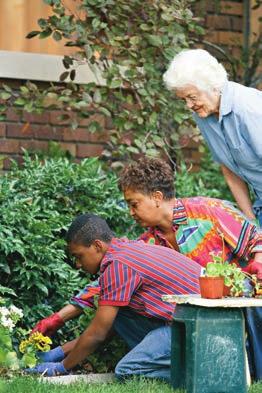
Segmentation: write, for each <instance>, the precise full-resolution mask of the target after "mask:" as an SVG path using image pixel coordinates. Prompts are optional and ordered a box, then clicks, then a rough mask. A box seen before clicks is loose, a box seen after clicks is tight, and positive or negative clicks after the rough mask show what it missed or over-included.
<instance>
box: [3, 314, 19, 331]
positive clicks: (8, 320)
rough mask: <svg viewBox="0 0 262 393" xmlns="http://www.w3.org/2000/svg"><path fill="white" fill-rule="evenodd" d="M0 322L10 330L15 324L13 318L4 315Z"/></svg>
mask: <svg viewBox="0 0 262 393" xmlns="http://www.w3.org/2000/svg"><path fill="white" fill-rule="evenodd" d="M0 324H1V325H2V326H3V327H5V328H7V329H8V330H9V331H10V332H11V331H12V330H13V327H14V326H15V324H14V322H13V321H12V319H11V318H6V317H5V316H2V318H1V320H0Z"/></svg>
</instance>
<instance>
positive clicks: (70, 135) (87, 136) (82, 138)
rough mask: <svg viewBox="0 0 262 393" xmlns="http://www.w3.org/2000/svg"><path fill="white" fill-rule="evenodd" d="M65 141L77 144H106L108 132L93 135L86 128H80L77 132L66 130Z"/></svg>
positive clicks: (64, 132) (64, 131)
mask: <svg viewBox="0 0 262 393" xmlns="http://www.w3.org/2000/svg"><path fill="white" fill-rule="evenodd" d="M63 139H64V141H75V142H106V141H107V140H108V132H107V131H97V132H95V133H91V132H89V131H88V130H87V129H86V128H78V129H76V130H72V129H71V128H64V130H63Z"/></svg>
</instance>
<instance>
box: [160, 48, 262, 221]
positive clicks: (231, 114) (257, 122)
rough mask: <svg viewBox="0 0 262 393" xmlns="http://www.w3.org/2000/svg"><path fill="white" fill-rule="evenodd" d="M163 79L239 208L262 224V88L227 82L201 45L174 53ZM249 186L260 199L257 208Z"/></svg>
mask: <svg viewBox="0 0 262 393" xmlns="http://www.w3.org/2000/svg"><path fill="white" fill-rule="evenodd" d="M164 82H165V84H166V86H167V88H168V89H170V90H172V91H174V92H175V93H176V96H177V97H179V98H182V99H183V100H185V102H186V105H187V107H188V108H189V109H190V110H192V111H193V117H194V119H195V121H196V123H197V125H198V127H199V129H200V131H201V133H202V135H203V137H204V138H205V140H206V142H207V144H208V146H209V148H210V150H211V153H212V155H213V158H214V160H215V161H217V162H218V163H219V164H220V165H221V168H222V171H223V174H224V176H225V179H226V181H227V183H228V185H229V187H230V189H231V192H232V194H233V195H234V198H235V199H236V201H237V203H238V206H239V207H240V209H241V210H242V211H243V212H244V214H245V215H246V216H247V217H248V218H249V219H250V220H253V219H255V215H256V217H257V219H258V220H259V223H260V226H262V129H261V127H262V126H261V124H262V92H261V91H259V90H256V89H253V88H249V87H245V86H242V85H240V84H238V83H234V82H229V81H228V79H227V73H226V71H225V69H224V67H223V66H222V64H220V63H218V61H217V60H216V59H215V58H214V57H213V56H211V55H210V54H209V53H208V52H207V51H205V50H202V49H192V50H185V51H182V52H180V53H179V54H178V55H176V56H175V57H174V59H173V61H172V62H171V64H170V66H169V68H168V70H167V71H166V73H165V74H164ZM248 185H249V186H250V187H251V188H252V189H253V190H254V192H255V195H256V198H257V200H256V201H255V203H254V205H253V208H252V203H251V200H250V196H249V189H248Z"/></svg>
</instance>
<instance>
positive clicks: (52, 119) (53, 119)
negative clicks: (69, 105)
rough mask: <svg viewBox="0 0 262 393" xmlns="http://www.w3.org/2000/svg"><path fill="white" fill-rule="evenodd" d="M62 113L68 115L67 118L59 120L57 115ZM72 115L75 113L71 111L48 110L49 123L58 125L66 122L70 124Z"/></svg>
mask: <svg viewBox="0 0 262 393" xmlns="http://www.w3.org/2000/svg"><path fill="white" fill-rule="evenodd" d="M62 115H67V116H69V118H68V119H65V120H60V119H59V117H60V116H62ZM74 117H75V113H73V112H63V111H52V112H50V123H51V124H58V125H66V124H70V123H71V121H72V119H73V118H74Z"/></svg>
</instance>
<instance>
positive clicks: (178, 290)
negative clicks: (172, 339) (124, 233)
mask: <svg viewBox="0 0 262 393" xmlns="http://www.w3.org/2000/svg"><path fill="white" fill-rule="evenodd" d="M200 269H201V267H200V265H199V264H198V263H196V262H194V261H192V260H191V259H189V258H187V257H185V256H184V255H182V254H180V253H178V252H176V251H174V250H172V249H170V248H166V247H162V246H156V245H151V244H146V243H144V242H142V241H135V240H133V241H130V240H125V239H116V238H114V239H113V240H112V242H111V244H110V246H109V249H108V250H107V252H106V254H105V256H104V258H103V260H102V262H101V266H100V273H101V275H100V279H99V285H100V287H101V292H100V296H99V305H110V306H120V307H121V306H128V307H130V308H132V309H133V311H135V312H137V313H138V314H141V315H144V316H147V317H151V318H159V319H164V320H168V321H170V320H171V319H172V314H173V312H174V305H172V304H168V303H165V302H163V301H162V299H161V296H162V295H164V294H187V293H199V285H198V277H199V275H200Z"/></svg>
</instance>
